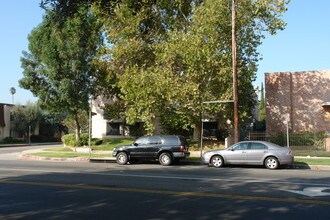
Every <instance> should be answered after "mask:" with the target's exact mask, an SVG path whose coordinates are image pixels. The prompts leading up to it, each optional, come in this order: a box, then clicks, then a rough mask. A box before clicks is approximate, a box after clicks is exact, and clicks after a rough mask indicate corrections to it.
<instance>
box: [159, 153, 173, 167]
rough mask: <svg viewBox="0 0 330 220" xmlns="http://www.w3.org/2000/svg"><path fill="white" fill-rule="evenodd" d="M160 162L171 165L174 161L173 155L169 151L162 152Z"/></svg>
mask: <svg viewBox="0 0 330 220" xmlns="http://www.w3.org/2000/svg"><path fill="white" fill-rule="evenodd" d="M159 162H160V164H161V165H163V166H169V165H171V163H172V157H171V155H170V154H169V153H162V154H161V155H160V156H159Z"/></svg>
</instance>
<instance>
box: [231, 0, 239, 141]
mask: <svg viewBox="0 0 330 220" xmlns="http://www.w3.org/2000/svg"><path fill="white" fill-rule="evenodd" d="M235 4H236V2H235V0H232V2H231V7H232V8H231V10H232V13H231V15H232V17H231V23H232V61H233V99H234V143H237V142H238V140H239V133H238V88H237V42H236V6H235Z"/></svg>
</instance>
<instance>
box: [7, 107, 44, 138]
mask: <svg viewBox="0 0 330 220" xmlns="http://www.w3.org/2000/svg"><path fill="white" fill-rule="evenodd" d="M11 115H12V117H13V118H14V122H15V123H16V125H15V128H14V129H15V131H16V132H17V133H18V134H19V135H21V136H23V137H25V138H27V137H28V133H29V130H31V131H32V132H34V131H35V130H36V128H37V127H38V125H39V122H40V121H41V119H42V110H41V108H40V106H39V104H36V103H33V102H27V103H26V104H25V105H19V104H18V105H15V106H14V107H13V108H12V110H11Z"/></svg>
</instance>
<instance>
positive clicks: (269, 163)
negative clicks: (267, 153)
mask: <svg viewBox="0 0 330 220" xmlns="http://www.w3.org/2000/svg"><path fill="white" fill-rule="evenodd" d="M265 166H266V168H268V169H271V170H274V169H277V168H278V166H279V162H278V160H277V159H276V158H275V157H268V158H267V159H266V161H265Z"/></svg>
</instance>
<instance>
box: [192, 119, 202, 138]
mask: <svg viewBox="0 0 330 220" xmlns="http://www.w3.org/2000/svg"><path fill="white" fill-rule="evenodd" d="M201 131H202V129H201V123H197V124H195V128H194V136H193V140H194V141H197V142H198V141H200V139H201Z"/></svg>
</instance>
